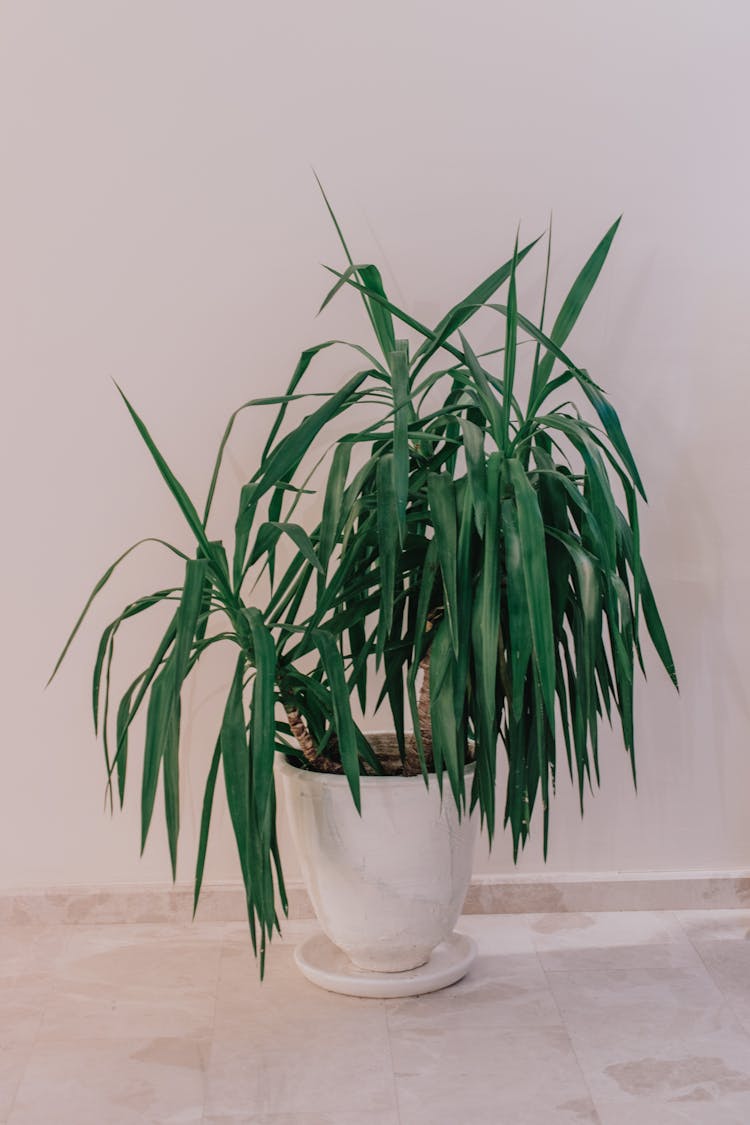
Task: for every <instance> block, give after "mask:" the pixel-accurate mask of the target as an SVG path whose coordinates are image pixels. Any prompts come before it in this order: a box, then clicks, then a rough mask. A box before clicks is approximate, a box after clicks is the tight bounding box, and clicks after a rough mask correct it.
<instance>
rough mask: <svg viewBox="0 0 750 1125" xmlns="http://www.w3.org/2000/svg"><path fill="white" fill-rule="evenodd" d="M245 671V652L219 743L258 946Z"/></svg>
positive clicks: (233, 683) (232, 688)
mask: <svg viewBox="0 0 750 1125" xmlns="http://www.w3.org/2000/svg"><path fill="white" fill-rule="evenodd" d="M244 673H245V655H244V653H242V652H240V654H239V656H238V657H237V664H236V666H235V671H234V678H233V679H232V686H231V688H230V689H229V695H228V696H227V702H226V706H225V708H224V717H223V719H222V723H221V732H220V734H219V743H220V745H221V761H222V766H223V768H224V783H225V786H226V792H227V804H228V805H229V816H230V819H231V821H232V829H233V831H234V838H235V840H236V842H237V852H238V854H239V858H240V868H241V870H242V880H243V882H244V884H245V897H246V901H247V906H248V919H249V922H250V936H251V939H252V943H253V949H257V942H256V935H255V918H254V913H253V903H254V899H253V893H252V892H253V886H252V882H251V880H252V875H253V872H252V869H251V867H250V863H249V859H250V854H251V843H250V754H249V750H248V745H247V736H246V733H245V709H244V705H243V702H242V681H243V677H244Z"/></svg>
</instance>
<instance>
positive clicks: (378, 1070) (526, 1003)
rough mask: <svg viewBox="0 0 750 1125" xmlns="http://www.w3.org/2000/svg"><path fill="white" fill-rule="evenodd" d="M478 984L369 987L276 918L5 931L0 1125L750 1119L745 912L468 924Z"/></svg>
mask: <svg viewBox="0 0 750 1125" xmlns="http://www.w3.org/2000/svg"><path fill="white" fill-rule="evenodd" d="M458 928H459V929H460V930H462V931H464V932H466V933H469V934H471V936H472V937H474V939H475V940H476V941H477V944H478V947H479V957H478V959H477V961H476V963H475V964H474V966H473V967H472V969H471V971H470V973H469V974H468V975H467V977H466V978H464V980H463V981H462V982H460V983H459V984H458V985H456V986H455V987H453V988H449V989H446V990H444V991H443V992H438V993H434V994H432V995H430V996H423V997H418V998H409V999H404V1000H393V1001H387V1002H386V1001H372V1000H357V999H354V998H351V997H345V996H338V995H334V994H331V993H327V992H324V991H322V990H320V989H317V988H315V987H314V986H313V985H311V984H309V983H308V982H307V981H306V980H305V979H304V978H303V977H302V976H301V975H300V973H299V972H298V970H297V969H296V966H295V965H294V960H293V950H294V946H295V945H296V944H297V943H298V942H300V941H302V940H303V939H304V938H305V937H306V936H307V935H308V934H309V933H312V932H313V931H314V930H315V929H317V925H316V923H315V922H310V921H295V922H292V923H289V924H287V925H286V926H285V927H284V935H283V940H281V941H275V942H274V943H273V945H272V947H271V950H270V953H269V956H268V964H267V970H266V979H265V981H264V982H263V983H262V984H261V983H260V980H259V973H258V966H257V963H256V961H255V960H254V958H253V956H252V952H251V949H250V941H249V937H248V933H247V929H246V927H245V925H244V924H241V923H236V922H231V923H217V922H206V923H203V922H198V923H197V924H196V925H195V926H190V925H186V924H184V923H169V924H166V923H145V924H141V923H139V924H135V925H127V926H122V925H106V924H101V925H92V924H89V923H86V924H80V925H75V926H70V925H69V926H57V927H43V926H36V925H35V926H22V925H15V926H14V927H11V928H8V929H6V930H0V1123H2V1125H6V1123H7V1125H47V1123H48V1122H49V1123H50V1125H92V1123H96V1125H135V1123H136V1122H138V1123H146V1125H149V1123H152V1125H164V1123H166V1122H171V1123H174V1125H180V1123H182V1125H198V1123H199V1122H202V1123H203V1125H240V1123H244V1125H427V1123H429V1125H449V1123H450V1125H490V1123H491V1125H540V1123H542V1122H543V1123H544V1125H572V1123H577V1125H581V1123H584V1125H585V1123H589V1125H631V1123H632V1125H679V1123H682V1125H748V1123H750V939H749V937H748V935H750V911H747V910H736V911H723V910H722V911H683V912H676V913H674V914H673V913H670V912H643V913H634V912H623V913H614V912H610V913H606V914H536V915H512V916H508V917H496V916H487V915H484V916H482V915H472V916H469V917H463V918H461V919H460V921H459V925H458Z"/></svg>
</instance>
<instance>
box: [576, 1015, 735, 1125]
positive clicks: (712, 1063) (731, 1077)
mask: <svg viewBox="0 0 750 1125" xmlns="http://www.w3.org/2000/svg"><path fill="white" fill-rule="evenodd" d="M573 1038H574V1042H575V1044H576V1053H577V1055H578V1058H579V1061H580V1064H581V1068H582V1070H583V1073H584V1075H585V1078H586V1081H587V1083H588V1086H589V1089H590V1090H591V1095H592V1097H593V1099H594V1102H595V1103H596V1106H597V1109H598V1111H599V1114H600V1117H601V1120H602V1125H620V1123H622V1125H625V1122H627V1121H634V1122H636V1121H637V1122H638V1123H639V1125H641V1123H646V1122H652V1123H653V1125H662V1123H669V1125H671V1123H672V1122H691V1123H696V1125H697V1123H701V1125H704V1123H705V1125H723V1123H727V1125H728V1123H730V1122H731V1123H732V1125H746V1123H747V1122H748V1121H750V1038H748V1039H746V1040H745V1041H743V1040H742V1038H741V1037H740V1036H738V1035H737V1032H736V1030H735V1029H733V1028H732V1029H727V1028H725V1029H717V1030H716V1031H713V1032H690V1031H687V1032H686V1033H685V1034H684V1035H683V1036H681V1037H680V1038H679V1039H673V1040H663V1041H662V1042H661V1043H657V1042H656V1041H655V1040H652V1041H651V1042H649V1043H641V1044H637V1043H636V1042H634V1041H631V1042H630V1043H624V1042H623V1043H616V1042H610V1043H606V1044H602V1043H598V1044H592V1043H587V1044H582V1043H581V1041H580V1039H579V1038H578V1037H576V1036H574V1037H573Z"/></svg>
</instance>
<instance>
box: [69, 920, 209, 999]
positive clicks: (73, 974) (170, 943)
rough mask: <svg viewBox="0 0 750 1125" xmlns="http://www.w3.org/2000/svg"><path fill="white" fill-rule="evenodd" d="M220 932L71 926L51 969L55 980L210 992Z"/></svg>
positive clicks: (145, 926) (185, 928)
mask: <svg viewBox="0 0 750 1125" xmlns="http://www.w3.org/2000/svg"><path fill="white" fill-rule="evenodd" d="M221 947H222V933H221V930H220V929H219V928H217V927H215V926H209V927H206V926H204V925H200V926H199V925H196V926H194V927H189V926H184V925H183V926H165V925H157V924H148V923H145V924H140V925H133V926H119V925H114V926H106V925H98V926H89V925H86V926H71V927H68V933H67V940H66V943H65V945H64V948H63V950H62V953H61V955H60V957H59V960H58V964H57V966H56V977H57V978H58V979H60V980H66V981H77V982H89V983H103V982H111V981H116V980H122V981H127V982H128V983H130V984H134V985H139V986H142V987H144V988H176V989H180V988H197V987H204V988H208V989H211V990H212V991H213V989H214V988H215V985H216V978H217V974H218V969H219V959H220V956H221Z"/></svg>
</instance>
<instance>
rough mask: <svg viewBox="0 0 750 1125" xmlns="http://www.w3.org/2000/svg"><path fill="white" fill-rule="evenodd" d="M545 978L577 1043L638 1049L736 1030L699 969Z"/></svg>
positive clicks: (555, 974)
mask: <svg viewBox="0 0 750 1125" xmlns="http://www.w3.org/2000/svg"><path fill="white" fill-rule="evenodd" d="M547 979H548V980H549V982H550V987H551V989H552V992H553V994H554V996H555V999H556V1001H557V1003H558V1005H559V1008H560V1012H561V1014H562V1017H563V1020H564V1022H565V1026H566V1027H567V1028H568V1029H569V1030H570V1032H571V1034H573V1036H574V1038H575V1041H576V1044H577V1043H578V1042H579V1041H585V1042H589V1041H591V1042H595V1043H607V1044H609V1043H621V1044H630V1043H631V1042H634V1043H636V1044H637V1045H642V1044H643V1043H651V1042H657V1043H659V1042H661V1041H663V1040H665V1039H666V1040H674V1041H678V1040H679V1039H680V1038H681V1037H682V1036H685V1035H689V1034H695V1033H697V1032H701V1031H703V1032H712V1031H715V1030H718V1029H722V1028H728V1029H730V1030H731V1029H732V1028H733V1027H735V1028H739V1025H738V1022H737V1020H736V1017H735V1016H734V1015H733V1013H732V1012H731V1009H730V1008H729V1005H728V1004H727V1002H726V1000H725V998H724V996H723V995H722V993H721V992H720V990H719V989H718V988H717V986H716V985H715V984H714V982H713V981H712V980H711V978H710V976H709V975H708V972H707V971H706V969H705V968H704V966H703V965H702V964H701V965H700V967H699V968H684V969H682V968H680V969H649V968H638V969H609V970H606V969H599V970H596V971H588V972H587V971H581V970H577V971H575V972H550V971H548V972H547Z"/></svg>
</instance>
